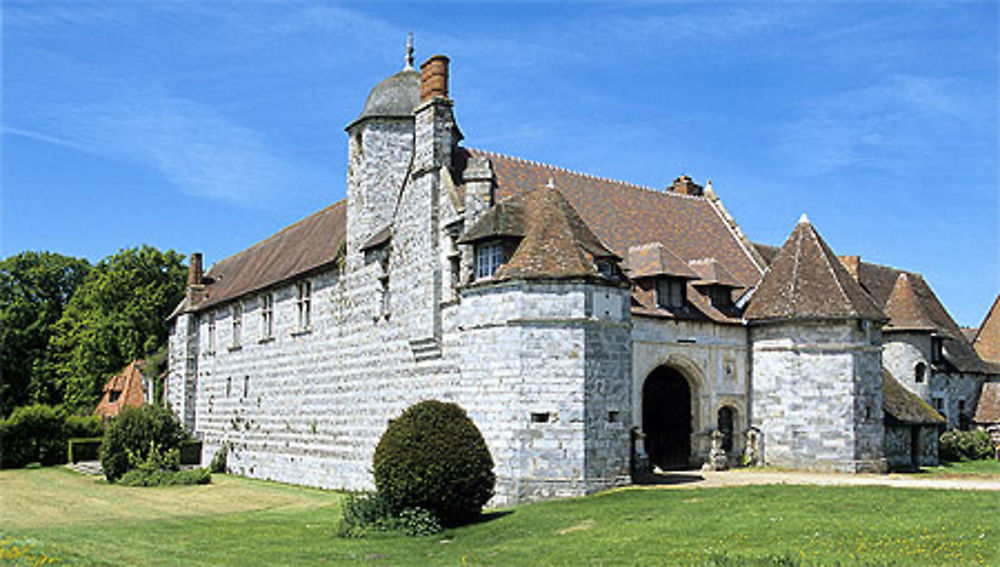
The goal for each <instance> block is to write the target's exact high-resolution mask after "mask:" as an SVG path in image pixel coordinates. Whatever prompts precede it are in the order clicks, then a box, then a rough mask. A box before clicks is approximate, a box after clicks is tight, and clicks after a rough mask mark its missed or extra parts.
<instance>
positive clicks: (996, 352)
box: [972, 295, 1000, 363]
mask: <svg viewBox="0 0 1000 567" xmlns="http://www.w3.org/2000/svg"><path fill="white" fill-rule="evenodd" d="M972 347H973V348H974V349H976V353H977V354H979V357H980V358H982V359H983V360H988V361H991V362H996V363H1000V295H997V298H996V300H995V301H994V302H993V307H991V308H990V310H989V312H988V313H987V314H986V317H985V318H984V319H983V323H982V324H981V325H979V330H978V331H976V337H975V338H974V339H972Z"/></svg>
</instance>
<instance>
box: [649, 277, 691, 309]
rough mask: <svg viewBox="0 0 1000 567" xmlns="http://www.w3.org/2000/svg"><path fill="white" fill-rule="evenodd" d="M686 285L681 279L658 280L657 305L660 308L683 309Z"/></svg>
mask: <svg viewBox="0 0 1000 567" xmlns="http://www.w3.org/2000/svg"><path fill="white" fill-rule="evenodd" d="M686 287H687V286H686V284H685V282H684V280H682V279H680V278H660V279H658V280H656V305H657V306H658V307H666V308H671V307H683V306H684V300H685V295H686V294H685V290H686Z"/></svg>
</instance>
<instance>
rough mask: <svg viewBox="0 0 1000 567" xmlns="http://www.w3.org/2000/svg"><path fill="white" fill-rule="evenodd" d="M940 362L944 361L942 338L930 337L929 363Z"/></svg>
mask: <svg viewBox="0 0 1000 567" xmlns="http://www.w3.org/2000/svg"><path fill="white" fill-rule="evenodd" d="M942 362H944V339H943V338H941V337H931V363H933V364H940V363H942Z"/></svg>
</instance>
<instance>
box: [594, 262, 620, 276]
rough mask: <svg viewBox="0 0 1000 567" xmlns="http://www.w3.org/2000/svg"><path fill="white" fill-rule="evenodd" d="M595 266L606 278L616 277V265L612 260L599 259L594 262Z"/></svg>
mask: <svg viewBox="0 0 1000 567" xmlns="http://www.w3.org/2000/svg"><path fill="white" fill-rule="evenodd" d="M594 267H595V268H597V273H599V274H601V275H602V276H604V277H606V278H614V277H615V265H614V263H612V262H611V261H610V260H598V261H597V262H594Z"/></svg>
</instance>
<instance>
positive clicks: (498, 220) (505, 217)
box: [458, 199, 525, 244]
mask: <svg viewBox="0 0 1000 567" xmlns="http://www.w3.org/2000/svg"><path fill="white" fill-rule="evenodd" d="M524 233H525V221H524V203H522V202H521V200H520V199H516V200H512V201H506V202H503V203H497V204H496V205H494V206H492V207H490V208H489V210H487V211H486V212H485V213H484V214H483V216H482V217H481V218H480V219H479V220H478V221H477V222H476V224H474V225H473V226H472V227H470V228H469V230H467V231H466V232H465V234H463V235H462V238H459V239H458V243H459V244H471V243H473V242H479V241H482V240H488V239H491V238H504V237H517V238H520V237H522V236H524Z"/></svg>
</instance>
